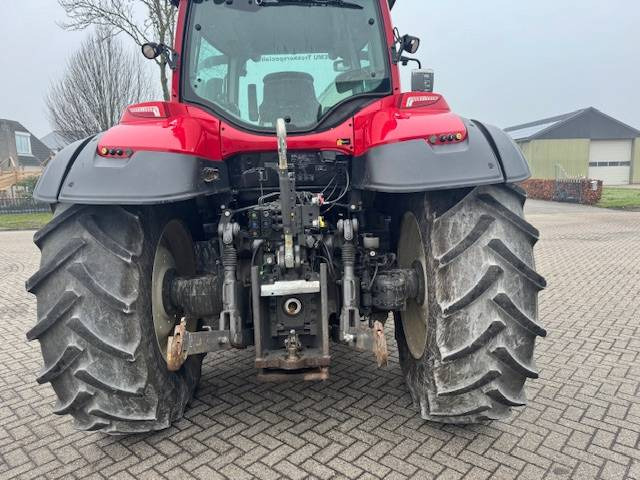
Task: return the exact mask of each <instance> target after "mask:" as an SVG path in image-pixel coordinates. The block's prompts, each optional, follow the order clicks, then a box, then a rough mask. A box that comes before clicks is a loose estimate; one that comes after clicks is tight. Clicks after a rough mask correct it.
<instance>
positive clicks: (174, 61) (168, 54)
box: [159, 43, 180, 70]
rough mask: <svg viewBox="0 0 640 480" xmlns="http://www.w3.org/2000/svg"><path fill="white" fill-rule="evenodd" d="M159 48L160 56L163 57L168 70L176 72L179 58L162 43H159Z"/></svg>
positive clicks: (176, 53) (171, 49)
mask: <svg viewBox="0 0 640 480" xmlns="http://www.w3.org/2000/svg"><path fill="white" fill-rule="evenodd" d="M159 47H160V48H161V49H162V55H164V58H165V60H166V62H167V65H169V68H170V69H171V70H176V69H177V68H178V59H179V58H180V55H179V54H178V52H176V51H175V50H174V49H173V48H171V47H168V46H167V45H165V44H164V43H161V44H160V45H159Z"/></svg>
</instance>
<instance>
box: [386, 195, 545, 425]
mask: <svg viewBox="0 0 640 480" xmlns="http://www.w3.org/2000/svg"><path fill="white" fill-rule="evenodd" d="M525 198H526V195H525V193H524V191H522V190H521V189H520V188H519V187H516V186H510V185H499V186H486V187H477V188H475V189H465V190H456V191H445V192H434V193H429V194H415V195H411V196H409V197H408V198H407V201H406V202H405V204H404V206H403V208H402V211H401V213H400V215H399V216H398V217H399V218H398V220H399V221H400V222H401V228H400V231H401V234H400V238H399V239H398V247H399V251H398V258H399V263H408V264H410V263H411V261H412V257H419V256H420V255H423V256H424V263H425V268H426V277H427V278H426V281H427V283H426V284H427V288H426V293H425V299H424V304H423V305H422V306H420V305H415V304H414V305H409V308H408V309H407V310H406V311H405V312H403V313H402V314H398V315H397V316H396V339H397V342H398V349H399V356H400V363H401V366H402V371H403V374H404V376H405V380H406V383H407V386H408V388H409V391H410V392H411V396H412V398H413V401H414V403H415V405H416V406H418V407H419V408H420V411H421V415H422V417H423V418H424V419H426V420H431V421H435V422H442V423H476V422H480V421H484V420H494V419H502V418H505V417H507V416H508V415H509V414H510V411H511V407H514V406H522V405H525V403H526V397H525V391H524V384H525V381H526V380H527V378H537V377H538V373H537V370H536V367H535V362H534V346H535V339H536V337H537V336H545V335H546V331H545V330H544V329H543V328H542V327H541V326H540V325H539V324H538V323H537V315H538V304H537V298H538V292H539V291H540V290H542V289H543V288H544V287H545V286H546V282H545V280H544V278H542V277H541V276H540V275H538V274H537V273H536V272H535V270H534V268H535V264H534V258H533V246H534V244H535V243H536V242H537V240H538V235H539V234H538V231H537V230H536V229H535V228H534V227H533V226H531V225H530V224H529V223H527V222H526V221H525V220H524V218H523V206H524V202H525ZM411 222H415V223H416V225H417V230H419V232H420V235H419V236H418V237H421V242H414V241H413V239H412V238H410V237H415V236H416V235H415V233H411V232H412V230H415V228H413V229H412V228H411V226H410V224H411ZM403 236H404V237H405V238H403ZM412 244H415V245H420V248H416V253H412V248H411V247H408V246H407V245H412ZM415 260H418V261H420V259H419V258H416V259H415ZM401 266H402V265H401ZM414 303H415V302H414ZM418 303H420V302H418ZM417 312H422V313H421V314H418V313H417ZM420 322H423V323H424V325H426V328H423V327H421V326H419V325H418V324H419V323H420ZM421 331H423V332H424V336H422V337H421V336H420V332H421Z"/></svg>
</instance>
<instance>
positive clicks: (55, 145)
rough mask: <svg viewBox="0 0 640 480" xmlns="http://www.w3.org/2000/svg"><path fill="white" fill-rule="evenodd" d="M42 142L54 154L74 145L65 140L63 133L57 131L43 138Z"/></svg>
mask: <svg viewBox="0 0 640 480" xmlns="http://www.w3.org/2000/svg"><path fill="white" fill-rule="evenodd" d="M40 141H41V142H42V143H44V144H45V145H46V146H47V147H48V148H49V150H51V151H52V152H54V153H58V152H59V151H60V150H62V149H63V148H64V147H66V146H67V145H69V144H71V143H72V142H71V141H69V140H67V138H65V136H64V135H62V133H61V132H59V131H57V130H54V131H53V132H51V133H50V134H49V135H46V136H44V137H42V138H41V139H40Z"/></svg>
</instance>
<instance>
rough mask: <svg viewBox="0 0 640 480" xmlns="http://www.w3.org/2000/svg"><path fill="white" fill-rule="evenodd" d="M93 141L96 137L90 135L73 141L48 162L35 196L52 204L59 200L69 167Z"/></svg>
mask: <svg viewBox="0 0 640 480" xmlns="http://www.w3.org/2000/svg"><path fill="white" fill-rule="evenodd" d="M92 141H94V142H96V143H97V140H95V139H94V137H89V138H85V139H84V140H79V141H77V142H73V143H72V144H70V145H67V146H66V147H65V148H64V149H62V150H60V151H59V152H58V153H57V155H56V156H55V157H54V158H53V159H52V160H51V161H50V162H49V163H48V164H47V166H46V168H45V169H44V172H43V173H42V175H41V176H40V180H38V183H37V185H36V188H35V190H34V191H33V196H34V198H35V199H36V200H39V201H41V202H45V203H50V204H53V203H57V202H58V195H59V194H60V187H61V186H62V180H64V178H65V177H66V176H67V173H69V168H71V165H73V162H74V161H75V160H76V158H77V156H78V155H79V154H80V153H81V152H82V151H83V150H84V149H85V147H86V146H87V144H88V143H90V142H92ZM94 151H95V150H94Z"/></svg>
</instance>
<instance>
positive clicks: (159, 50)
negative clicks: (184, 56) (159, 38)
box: [142, 42, 178, 70]
mask: <svg viewBox="0 0 640 480" xmlns="http://www.w3.org/2000/svg"><path fill="white" fill-rule="evenodd" d="M142 54H143V55H144V56H145V58H148V59H149V60H154V59H156V58H158V57H159V56H160V55H164V58H165V59H166V61H167V65H169V68H171V70H175V69H176V68H178V52H176V51H175V50H173V49H172V48H169V47H167V46H166V45H165V44H163V43H153V42H149V43H145V44H144V45H142Z"/></svg>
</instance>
